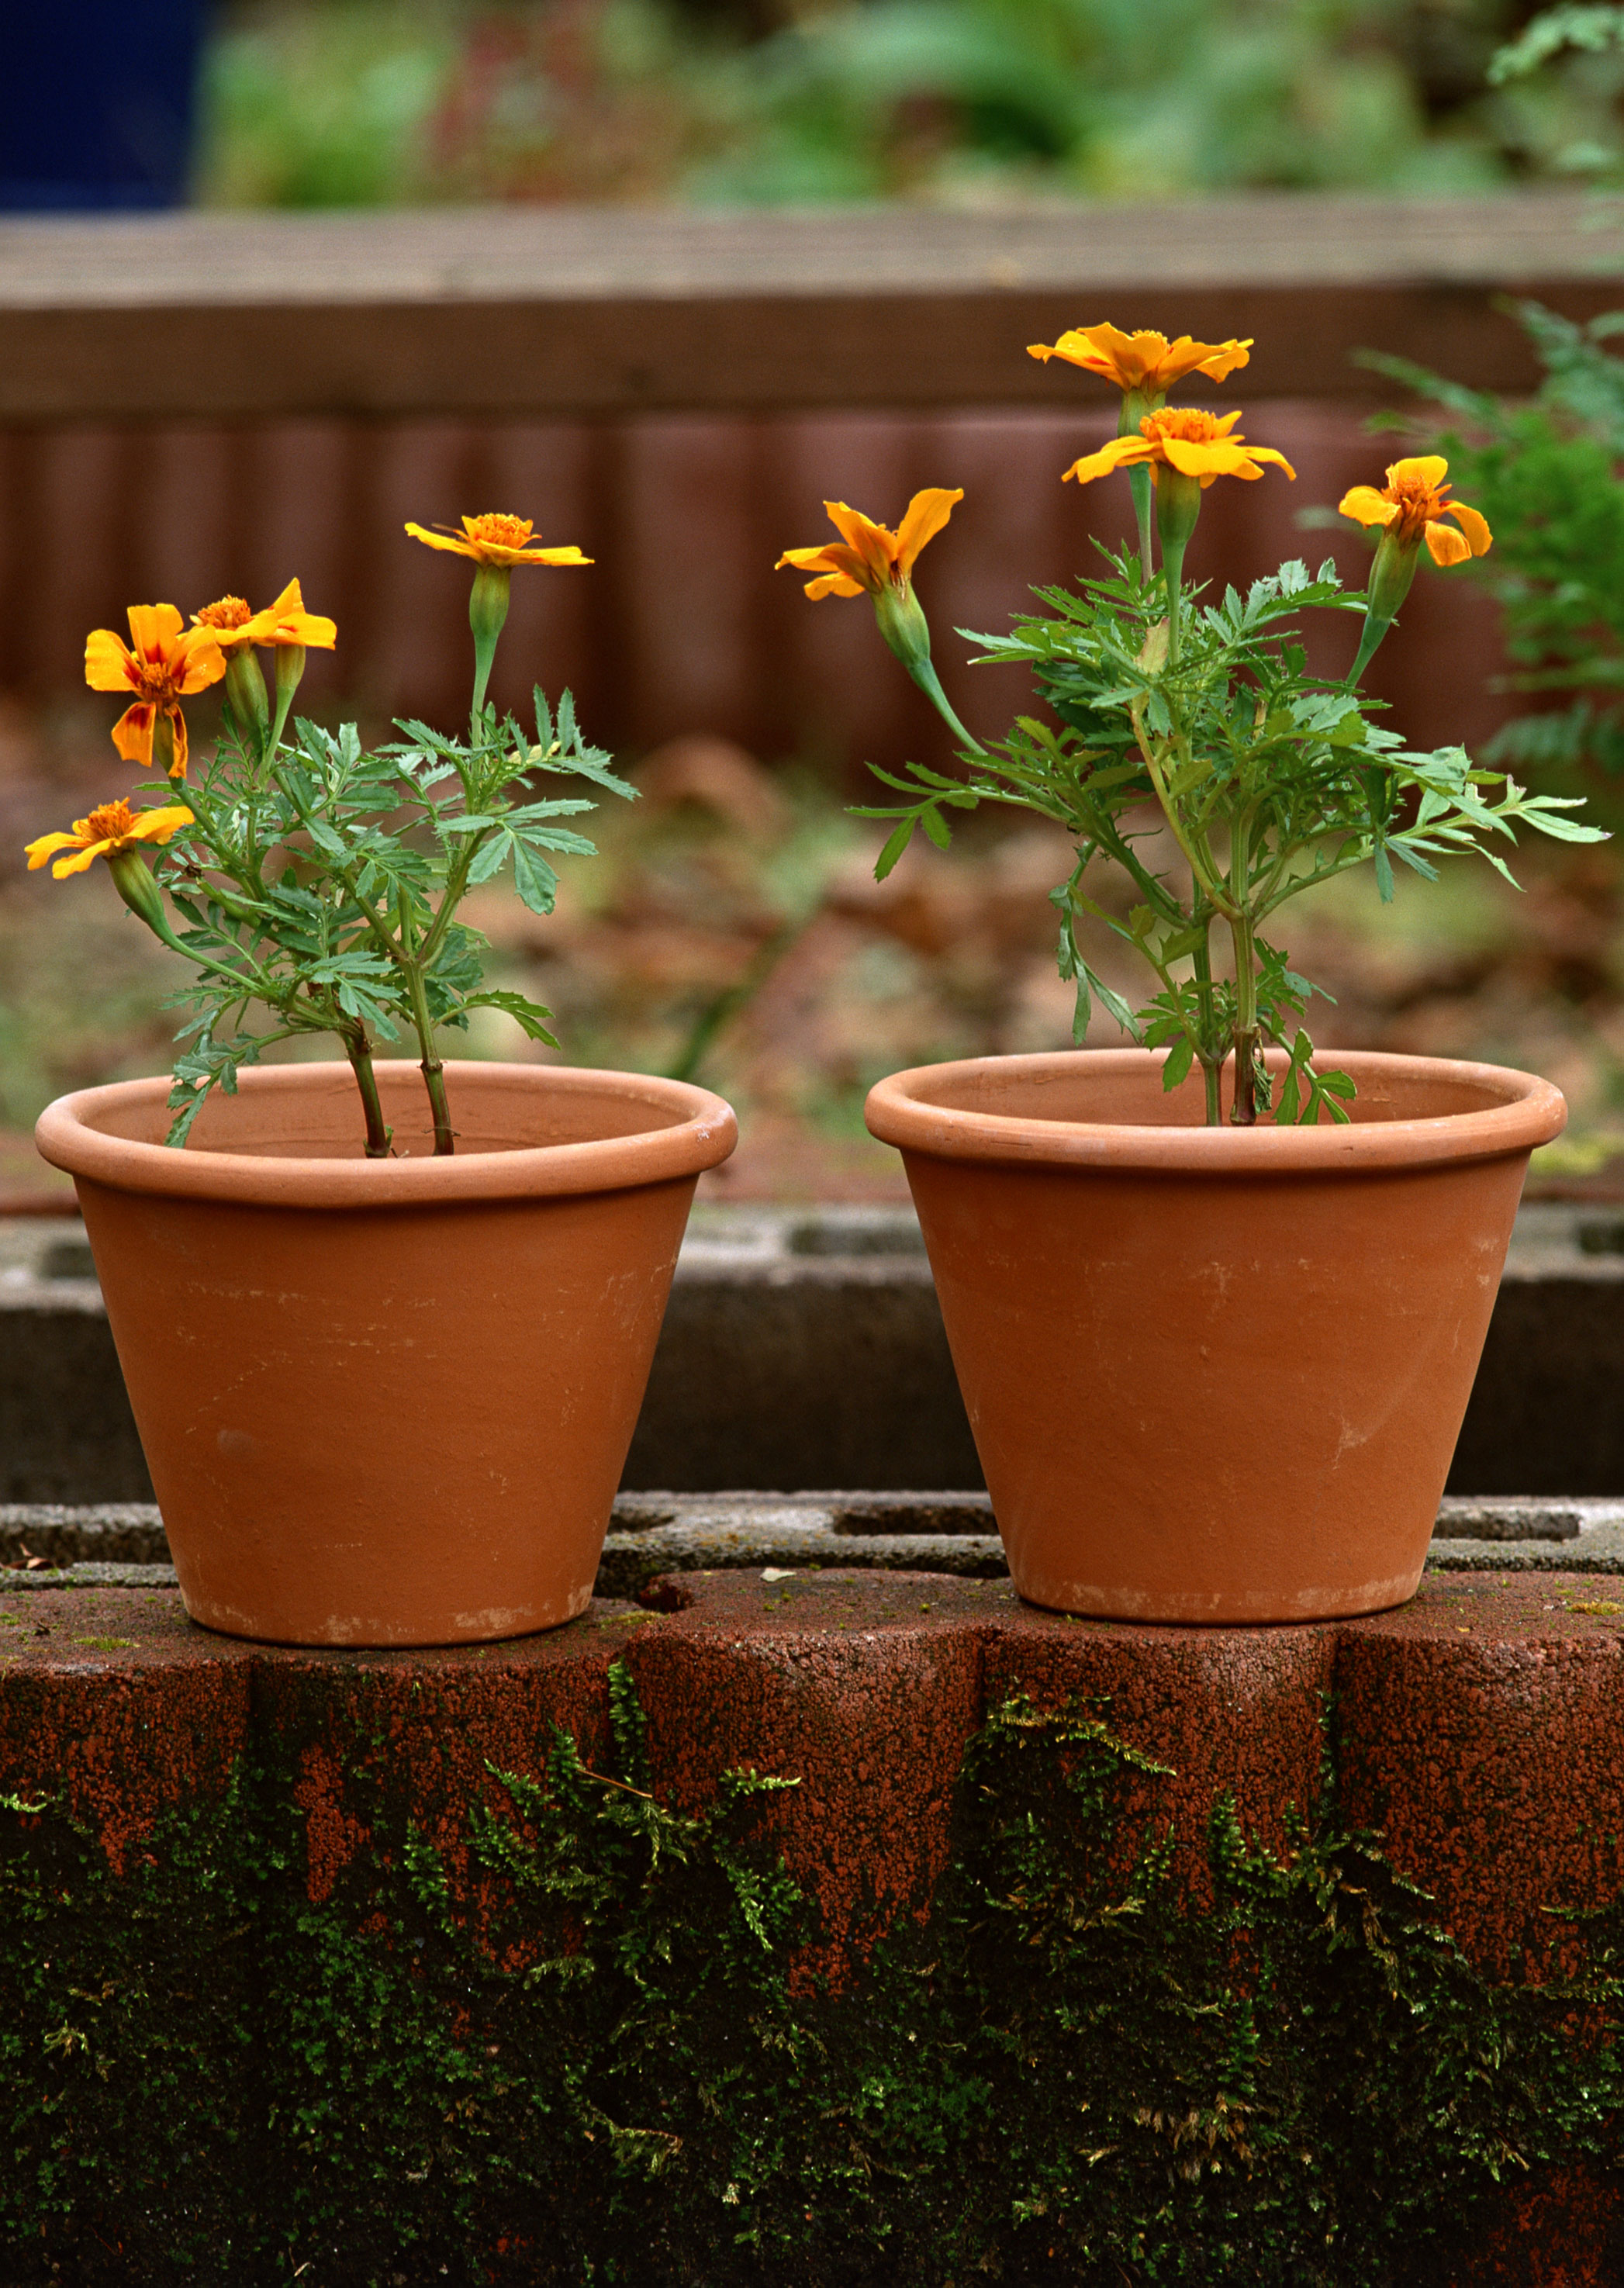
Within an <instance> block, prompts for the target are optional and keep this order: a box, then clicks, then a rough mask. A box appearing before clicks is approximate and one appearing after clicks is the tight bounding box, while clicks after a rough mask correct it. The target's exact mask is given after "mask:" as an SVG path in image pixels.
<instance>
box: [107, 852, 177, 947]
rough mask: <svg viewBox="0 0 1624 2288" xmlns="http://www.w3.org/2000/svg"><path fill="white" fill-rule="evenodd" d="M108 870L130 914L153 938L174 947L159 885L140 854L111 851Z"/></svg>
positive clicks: (108, 855)
mask: <svg viewBox="0 0 1624 2288" xmlns="http://www.w3.org/2000/svg"><path fill="white" fill-rule="evenodd" d="M107 871H108V873H109V874H111V875H112V877H113V886H114V888H115V890H116V891H117V892H118V894H119V896H120V897H121V898H122V899H123V902H124V903H125V904H126V905H127V906H128V907H129V909H130V910H131V913H132V914H135V915H138V916H139V918H140V919H141V920H142V921H144V922H145V923H146V925H147V928H148V929H149V930H151V931H152V932H153V933H154V936H156V937H161V938H162V939H163V940H164V941H165V943H166V944H173V942H174V933H173V932H172V931H171V930H170V926H169V922H168V920H167V919H166V918H165V915H164V911H163V901H162V898H161V897H160V896H159V894H158V885H157V884H156V883H155V882H154V880H153V878H152V868H151V867H150V866H149V865H148V864H147V861H146V859H145V858H143V857H142V855H141V854H140V852H139V850H136V849H133V848H126V849H123V850H112V851H109V852H108V853H107Z"/></svg>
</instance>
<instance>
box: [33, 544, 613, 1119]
mask: <svg viewBox="0 0 1624 2288" xmlns="http://www.w3.org/2000/svg"><path fill="white" fill-rule="evenodd" d="M407 530H408V533H409V534H411V535H412V536H414V537H416V538H417V539H419V540H423V541H426V542H427V543H428V544H429V546H430V547H432V548H445V549H449V550H451V551H453V552H456V553H457V554H460V555H462V556H464V557H466V558H468V559H470V560H471V561H472V564H473V567H474V574H473V587H472V593H471V598H470V602H469V618H470V623H471V627H472V631H473V639H474V683H473V703H472V706H471V710H470V713H469V726H468V735H467V737H466V738H465V739H451V738H446V737H443V736H442V735H440V733H439V732H437V731H434V730H432V729H430V727H428V726H427V725H426V724H424V723H418V722H401V723H398V724H397V725H396V726H395V728H396V729H397V730H398V731H399V732H400V739H399V740H398V741H396V742H394V743H390V744H388V745H385V746H383V747H379V748H377V749H376V750H375V751H368V750H367V749H365V748H363V747H362V745H361V742H360V735H359V733H358V732H357V730H356V728H355V726H354V725H353V723H347V724H345V726H344V727H343V728H342V729H340V730H338V731H337V732H329V731H325V730H323V729H322V728H321V727H320V726H319V725H318V724H315V723H312V722H307V721H305V719H302V718H296V719H295V720H294V721H293V723H292V726H291V727H290V728H289V713H290V712H291V710H292V704H293V700H294V695H295V694H296V692H297V688H298V685H299V681H300V679H301V677H302V676H303V674H304V671H305V655H306V652H307V650H308V649H309V648H310V647H312V646H319V647H331V646H332V645H333V644H334V643H336V641H337V627H336V626H335V624H334V623H333V622H332V621H331V620H330V619H325V618H323V617H321V616H320V615H319V614H316V613H313V612H309V611H306V609H305V600H304V596H303V593H302V592H301V590H300V585H299V583H298V582H297V580H294V581H290V582H289V584H288V585H287V587H285V588H284V589H283V591H282V592H281V595H280V596H278V597H277V598H276V600H275V601H274V602H273V603H271V604H269V605H267V606H265V608H263V609H262V610H259V611H254V610H252V609H251V608H250V606H249V604H248V603H247V602H246V601H245V600H244V599H243V598H242V597H241V596H223V597H221V598H219V599H218V601H216V602H214V603H212V604H205V605H203V606H202V608H200V609H199V610H198V611H196V612H194V614H193V616H192V624H191V626H190V627H186V626H185V625H184V624H183V622H182V619H181V616H180V614H179V613H178V611H177V610H176V609H175V608H174V606H173V605H171V604H146V605H142V604H138V605H134V606H132V607H131V612H130V630H131V641H130V642H129V643H128V644H126V643H125V642H124V640H123V638H122V637H120V636H117V635H115V634H114V633H113V632H112V631H111V630H110V629H106V628H101V629H98V630H97V631H96V632H95V633H94V634H93V635H92V636H91V639H90V641H89V644H88V645H87V647H86V651H85V676H86V679H87V681H88V682H89V683H90V684H91V686H92V687H94V688H95V689H97V690H99V691H116V692H119V693H120V694H128V695H130V696H131V704H130V705H129V706H128V707H127V708H126V709H125V711H124V713H123V716H121V718H120V719H119V721H118V722H117V724H116V725H115V727H114V731H113V742H114V744H115V747H116V748H117V750H118V751H119V753H120V755H121V756H123V757H124V759H126V760H128V761H131V762H138V763H141V764H144V765H146V766H147V767H148V768H149V769H151V770H154V771H155V772H159V773H162V777H161V778H160V779H159V780H158V781H157V782H156V783H154V784H148V785H146V786H143V787H140V788H138V789H137V790H135V791H136V793H137V795H138V796H139V795H142V794H157V793H162V794H163V795H165V796H167V797H170V798H171V799H169V800H167V801H165V802H163V803H162V804H158V805H148V806H145V807H141V806H138V805H134V804H132V803H131V800H130V799H129V798H125V797H123V796H121V797H119V798H116V799H115V800H112V801H109V802H106V803H103V804H101V805H99V806H98V807H97V808H96V809H94V810H92V811H91V813H90V814H89V816H88V817H85V818H81V819H77V820H75V822H74V825H73V828H72V830H71V831H70V832H61V831H58V832H56V833H51V834H43V835H41V836H39V837H38V838H36V840H35V841H33V842H31V843H30V844H29V845H28V864H29V867H30V869H36V868H39V867H42V866H45V865H50V866H51V871H52V873H53V875H54V876H56V877H58V878H62V877H65V876H67V875H70V874H78V873H83V872H85V871H87V870H90V869H91V867H92V866H93V865H94V862H95V861H96V860H97V859H98V858H104V859H105V860H106V861H107V870H108V872H109V873H110V874H111V876H112V878H113V882H114V886H115V888H116V889H117V891H118V894H119V895H120V896H121V897H122V898H123V901H124V903H125V904H126V905H127V906H128V907H129V908H130V909H131V912H133V913H135V914H137V915H138V916H139V918H140V919H141V920H142V921H143V922H145V923H146V925H147V927H148V929H150V930H151V931H152V932H153V933H154V936H156V937H158V938H161V939H162V941H163V943H164V944H165V945H167V946H170V947H172V948H173V949H174V950H175V951H176V952H177V953H178V954H181V955H184V956H185V957H186V959H187V960H188V961H190V962H191V963H192V964H193V965H194V967H195V969H196V972H197V976H196V980H195V982H194V984H193V985H191V986H190V987H189V988H188V989H186V990H185V991H183V992H182V993H181V994H179V995H178V996H177V999H178V1001H179V1002H180V1003H181V1004H183V1005H185V1006H186V1009H187V1011H188V1014H187V1017H186V1022H185V1023H184V1024H183V1026H182V1028H181V1031H180V1034H179V1036H178V1038H179V1039H180V1040H181V1041H182V1042H183V1043H184V1044H186V1045H185V1046H184V1048H183V1050H182V1052H181V1053H180V1055H179V1056H178V1059H177V1061H176V1065H175V1084H174V1088H173V1090H172V1092H171V1093H170V1109H171V1110H172V1111H173V1113H174V1115H175V1118H174V1122H173V1124H172V1126H171V1127H170V1134H169V1141H170V1143H171V1144H183V1143H184V1142H185V1141H186V1135H187V1133H188V1132H189V1131H190V1128H191V1125H192V1123H193V1122H194V1119H195V1118H196V1116H197V1114H198V1112H199V1111H200V1109H201V1108H202V1105H203V1104H204V1103H205V1101H206V1100H207V1099H208V1097H209V1094H210V1091H211V1090H212V1089H214V1088H216V1087H220V1088H223V1089H224V1090H225V1091H226V1092H227V1093H228V1094H230V1093H232V1092H234V1090H235V1088H236V1082H237V1075H238V1073H239V1071H240V1070H241V1069H242V1067H243V1066H244V1065H246V1064H251V1063H253V1062H254V1061H256V1060H257V1058H258V1056H259V1055H260V1053H261V1052H262V1051H263V1050H264V1049H265V1048H266V1047H267V1046H268V1045H270V1044H271V1043H273V1042H275V1041H285V1040H290V1039H293V1038H296V1037H300V1036H303V1035H306V1034H322V1033H329V1034H332V1035H334V1036H335V1037H337V1040H338V1041H339V1043H340V1044H341V1045H342V1047H343V1049H344V1053H345V1056H346V1057H347V1058H348V1059H349V1061H350V1064H351V1066H352V1068H353V1071H354V1074H355V1079H356V1083H357V1085H358V1088H359V1090H360V1100H361V1107H362V1110H363V1115H364V1118H365V1124H366V1150H367V1153H368V1156H371V1157H374V1158H381V1157H383V1156H386V1155H387V1154H388V1153H389V1152H390V1151H391V1149H392V1144H391V1132H390V1130H389V1129H388V1127H387V1126H386V1125H385V1124H384V1116H383V1110H382V1107H381V1104H380V1101H379V1097H378V1091H377V1085H376V1078H375V1076H374V1072H373V1052H374V1049H375V1047H376V1044H377V1043H378V1042H379V1041H380V1040H382V1041H385V1042H394V1041H400V1040H402V1039H404V1040H409V1041H412V1042H414V1043H415V1045H416V1049H417V1052H418V1056H419V1061H420V1062H421V1065H422V1069H423V1077H424V1087H425V1088H426V1090H427V1092H428V1099H429V1105H430V1109H431V1112H432V1121H433V1132H434V1149H435V1151H436V1152H437V1153H445V1152H451V1151H454V1150H455V1149H456V1125H455V1121H454V1116H453V1108H452V1106H451V1104H450V1102H449V1100H448V1094H447V1090H446V1080H445V1071H444V1067H443V1064H442V1062H441V1060H440V1053H439V1050H438V1047H437V1045H436V1043H437V1036H438V1034H439V1032H440V1029H441V1028H442V1027H445V1026H451V1027H463V1028H465V1027H466V1025H467V1022H468V1015H469V1012H470V1011H471V1010H473V1009H477V1008H498V1009H503V1010H505V1011H506V1012H507V1013H508V1014H509V1015H510V1016H511V1017H513V1018H515V1019H516V1020H517V1021H518V1022H519V1025H520V1026H521V1027H522V1028H523V1029H524V1030H525V1032H526V1033H527V1034H528V1035H529V1037H531V1038H532V1039H535V1040H543V1041H548V1042H551V1040H552V1035H551V1033H550V1032H549V1030H548V1029H547V1022H548V1017H549V1014H550V1013H549V1011H547V1010H546V1009H544V1008H543V1007H542V1006H541V1005H539V1004H538V1003H535V1002H532V1001H529V1000H527V999H526V998H525V997H524V996H523V995H522V994H520V993H514V992H507V991H500V990H496V991H493V990H488V989H487V988H486V987H485V984H484V978H483V969H482V964H481V957H482V955H483V952H484V950H485V945H486V941H485V940H484V938H482V937H481V936H480V935H479V932H478V931H477V930H473V929H471V928H470V927H469V926H467V924H466V923H464V922H462V921H459V920H458V919H457V910H458V908H459V906H460V905H461V903H462V901H463V897H464V896H465V894H467V892H468V891H469V890H470V889H471V888H473V887H474V886H477V885H479V884H483V883H487V882H491V881H495V879H496V878H498V877H499V876H501V875H502V874H503V872H505V871H506V870H508V869H510V868H511V874H512V880H513V885H514V887H515V888H516V889H517V891H518V893H519V897H520V898H521V899H522V900H523V901H524V902H525V904H526V905H527V906H528V907H529V908H530V910H532V912H534V913H538V914H546V913H550V912H551V910H552V904H553V897H554V893H555V890H556V888H557V876H556V875H555V873H554V871H553V868H552V864H551V860H552V858H554V857H556V856H557V855H558V854H559V853H560V852H564V853H567V854H580V855H583V856H590V855H591V854H592V845H591V843H590V842H589V841H588V840H586V839H585V838H584V837H582V835H580V834H579V833H577V832H575V831H574V829H573V828H571V827H568V826H566V825H565V824H564V823H563V822H564V821H565V820H566V819H567V818H570V817H572V816H574V814H577V813H579V812H582V811H589V810H591V809H593V808H594V807H595V804H594V803H593V801H592V800H591V799H590V798H588V797H585V796H583V795H582V794H579V793H571V794H566V795H555V796H541V795H539V794H538V793H537V791H536V790H535V786H534V784H533V781H534V780H535V778H536V777H537V776H538V775H543V774H552V773H557V774H562V775H565V776H566V777H572V778H574V779H577V780H585V781H587V782H588V783H590V784H591V785H592V786H594V787H598V788H602V789H605V790H607V791H608V792H610V793H612V794H615V795H621V796H625V797H630V795H631V794H632V792H633V789H632V788H631V787H630V786H629V785H628V784H627V783H626V782H625V781H624V780H623V779H622V778H620V777H618V776H617V775H615V773H614V769H613V768H612V767H611V765H610V760H609V758H608V756H607V755H606V754H605V753H603V752H602V751H601V750H599V749H598V748H596V747H590V746H588V745H587V744H586V743H585V741H584V739H583V738H582V733H581V730H580V727H579V726H578V725H577V723H576V721H575V713H574V703H573V701H572V700H571V698H570V695H569V694H568V692H567V691H566V693H565V694H564V695H563V697H562V698H561V699H560V701H559V702H558V707H557V709H556V710H554V709H553V708H552V707H551V706H550V704H549V703H548V701H547V699H546V697H545V696H544V695H543V692H542V690H541V688H540V687H539V686H538V687H536V689H535V737H534V738H532V737H531V736H530V735H529V734H528V733H527V732H526V731H524V730H522V729H521V728H520V727H519V724H518V723H517V722H516V721H515V720H514V719H513V718H512V717H511V715H509V716H502V715H499V714H498V713H497V711H496V710H495V708H493V707H491V706H489V705H487V702H486V687H487V683H488V681H489V679H490V671H491V663H492V661H493V659H494V657H495V649H496V643H497V640H498V638H499V637H500V635H501V633H502V627H503V621H504V620H505V618H506V616H507V608H508V592H509V584H510V582H511V576H512V570H513V568H514V567H515V566H516V565H534V564H543V565H554V566H558V565H582V564H585V563H587V562H589V561H590V560H589V559H588V558H586V557H584V556H582V553H581V552H580V550H579V549H578V548H573V547H572V548H550V549H543V548H541V547H540V546H533V545H531V539H532V528H531V526H530V525H529V524H528V523H527V522H526V521H525V520H523V519H522V518H519V517H511V516H498V515H488V516H478V517H465V518H464V519H463V529H462V531H461V532H460V533H458V534H456V535H453V536H440V535H439V534H437V533H432V532H428V531H425V530H424V528H422V527H421V526H418V525H408V527H407ZM262 650H268V651H270V652H271V653H272V654H273V656H274V661H275V669H274V686H273V690H268V689H267V687H266V683H265V673H264V671H263V670H262V668H261V666H260V664H259V660H258V656H257V655H258V654H259V652H260V651H262ZM214 683H219V684H222V685H223V693H224V721H223V726H222V730H221V735H220V737H219V740H218V743H217V744H216V745H215V747H214V749H213V751H212V752H211V753H210V755H209V756H208V758H207V759H206V760H204V761H203V762H202V763H201V765H197V766H195V767H194V766H193V765H192V759H191V758H190V755H189V751H188V742H187V736H186V718H185V714H184V712H183V711H182V707H181V702H182V700H183V699H186V698H189V697H191V696H193V695H195V694H197V693H199V692H201V691H202V690H203V689H204V688H205V687H208V686H209V685H210V684H214ZM181 781H184V782H185V788H186V800H185V802H184V803H181V802H177V801H175V800H173V799H172V797H173V795H174V793H175V792H176V790H177V789H176V786H175V785H174V784H172V783H171V782H181ZM147 849H150V850H151V851H152V852H153V854H154V862H149V861H148V859H147V855H146V854H145V852H146V851H147ZM256 1012H257V1013H259V1014H260V1016H261V1017H262V1018H268V1019H269V1023H268V1024H262V1025H260V1026H259V1027H258V1028H257V1029H256V1028H255V1026H254V1024H253V1022H252V1020H253V1018H254V1015H255V1013H256Z"/></svg>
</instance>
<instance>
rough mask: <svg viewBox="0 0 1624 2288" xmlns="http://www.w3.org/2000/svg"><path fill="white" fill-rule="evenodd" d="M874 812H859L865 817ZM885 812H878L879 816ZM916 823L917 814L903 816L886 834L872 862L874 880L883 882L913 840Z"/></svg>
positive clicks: (870, 815) (872, 814)
mask: <svg viewBox="0 0 1624 2288" xmlns="http://www.w3.org/2000/svg"><path fill="white" fill-rule="evenodd" d="M859 815H860V816H867V817H873V816H874V815H875V813H873V812H872V811H869V812H862V813H860V814H859ZM879 815H881V816H885V815H887V814H886V813H883V812H882V813H880V814H879ZM918 823H919V819H918V816H917V814H913V815H910V816H909V817H907V818H905V819H904V820H903V821H902V822H901V824H900V825H899V826H897V827H895V828H893V829H892V830H891V833H890V834H888V835H887V836H886V838H885V846H884V847H883V849H882V851H881V852H880V854H879V856H878V857H877V858H876V859H875V862H874V878H875V881H876V882H883V880H884V879H885V877H886V876H887V874H889V873H890V871H891V868H892V867H893V866H894V865H895V864H896V862H897V861H898V859H899V858H900V857H901V855H902V854H903V852H904V851H905V850H906V849H907V846H908V844H909V843H910V842H911V841H912V840H913V838H914V829H915V827H916V826H917V825H918Z"/></svg>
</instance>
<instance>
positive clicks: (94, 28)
mask: <svg viewBox="0 0 1624 2288" xmlns="http://www.w3.org/2000/svg"><path fill="white" fill-rule="evenodd" d="M207 5H208V0H0V33H3V42H0V45H3V49H4V58H5V63H4V70H3V71H0V209H6V210H9V211H12V212H13V213H16V212H35V213H38V212H42V211H47V212H48V211H53V210H54V211H58V212H63V211H75V210H77V211H99V210H103V211H105V210H106V209H108V208H121V207H122V208H142V207H170V206H175V205H178V203H180V202H181V201H182V200H184V199H185V197H186V182H187V175H188V171H189V169H190V164H191V155H192V128H193V121H194V114H195V109H196V94H197V63H198V52H199V49H200V47H201V44H202V31H203V21H204V16H205V13H206V11H207Z"/></svg>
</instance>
